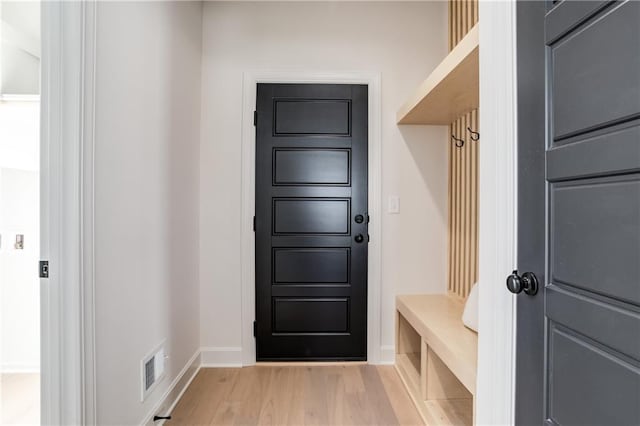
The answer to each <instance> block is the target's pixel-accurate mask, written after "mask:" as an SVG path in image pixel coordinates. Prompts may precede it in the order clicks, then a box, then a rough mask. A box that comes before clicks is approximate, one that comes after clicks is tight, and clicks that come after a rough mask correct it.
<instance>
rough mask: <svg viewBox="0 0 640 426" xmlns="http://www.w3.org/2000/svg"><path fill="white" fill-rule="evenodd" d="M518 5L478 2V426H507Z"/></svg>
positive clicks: (511, 374)
mask: <svg viewBox="0 0 640 426" xmlns="http://www.w3.org/2000/svg"><path fill="white" fill-rule="evenodd" d="M515 10H516V5H515V3H514V2H512V1H484V0H483V1H481V2H480V9H479V12H480V19H479V22H480V46H481V47H480V131H481V132H482V140H483V142H482V144H481V145H480V160H479V169H480V171H479V173H480V194H479V197H480V198H479V200H480V202H479V203H480V206H479V209H480V210H479V212H480V227H479V229H480V249H479V252H480V276H479V282H480V286H479V287H478V288H479V291H480V294H479V299H480V311H479V313H480V314H479V330H480V333H479V335H478V337H479V341H478V383H477V389H478V391H477V396H476V422H477V424H479V425H508V424H513V422H514V420H515V417H514V404H515V386H514V383H515V331H516V329H515V318H516V305H515V298H514V296H513V295H512V294H511V293H509V292H508V291H507V289H506V287H505V279H506V277H507V275H508V274H510V273H511V271H513V270H514V269H515V267H516V263H517V202H518V198H517V177H518V175H517V167H516V166H517V109H516V108H517V98H516V97H517V90H516V83H517V81H516V76H517V74H516V18H515Z"/></svg>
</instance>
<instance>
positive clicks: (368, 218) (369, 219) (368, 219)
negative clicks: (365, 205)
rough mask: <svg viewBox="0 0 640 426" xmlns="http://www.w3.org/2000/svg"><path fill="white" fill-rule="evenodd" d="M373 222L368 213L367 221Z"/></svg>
mask: <svg viewBox="0 0 640 426" xmlns="http://www.w3.org/2000/svg"><path fill="white" fill-rule="evenodd" d="M369 222H371V218H370V217H369V215H367V223H369Z"/></svg>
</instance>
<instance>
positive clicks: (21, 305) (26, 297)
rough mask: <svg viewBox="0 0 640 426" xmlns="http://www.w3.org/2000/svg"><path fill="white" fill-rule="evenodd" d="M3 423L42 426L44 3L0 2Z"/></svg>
mask: <svg viewBox="0 0 640 426" xmlns="http://www.w3.org/2000/svg"><path fill="white" fill-rule="evenodd" d="M0 41H1V42H0V395H1V398H0V424H2V425H13V424H22V425H24V424H40V281H39V277H38V274H37V270H38V268H37V265H38V259H39V256H40V3H38V2H4V1H3V2H0Z"/></svg>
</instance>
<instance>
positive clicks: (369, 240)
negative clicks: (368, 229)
mask: <svg viewBox="0 0 640 426" xmlns="http://www.w3.org/2000/svg"><path fill="white" fill-rule="evenodd" d="M367 242H368V243H370V242H371V235H369V234H367Z"/></svg>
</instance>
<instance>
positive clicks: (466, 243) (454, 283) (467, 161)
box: [448, 110, 480, 299]
mask: <svg viewBox="0 0 640 426" xmlns="http://www.w3.org/2000/svg"><path fill="white" fill-rule="evenodd" d="M468 128H470V129H472V130H474V131H476V132H479V129H478V111H477V110H474V111H471V112H469V113H468V114H465V115H463V116H462V117H460V118H459V119H457V120H456V121H455V122H453V123H452V124H451V126H450V132H451V135H450V136H456V137H457V138H460V139H464V140H465V143H464V146H462V147H456V145H455V143H454V141H453V138H450V140H451V142H450V145H449V250H448V254H449V261H448V262H449V266H448V271H449V278H448V290H449V292H450V293H452V294H454V295H456V296H458V297H460V298H463V299H464V298H466V297H467V295H468V294H469V291H470V290H471V286H472V285H473V284H474V283H475V282H476V281H477V279H478V153H479V144H480V141H474V140H472V139H471V133H470V132H469V130H468Z"/></svg>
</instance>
